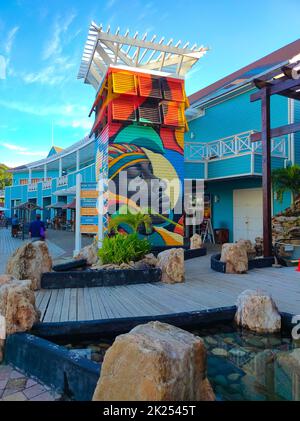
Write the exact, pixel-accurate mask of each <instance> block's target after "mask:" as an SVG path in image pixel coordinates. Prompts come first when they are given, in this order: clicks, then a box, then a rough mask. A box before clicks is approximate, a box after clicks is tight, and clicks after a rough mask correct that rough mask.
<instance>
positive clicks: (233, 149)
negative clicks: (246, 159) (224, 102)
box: [185, 130, 288, 162]
mask: <svg viewBox="0 0 300 421" xmlns="http://www.w3.org/2000/svg"><path fill="white" fill-rule="evenodd" d="M252 133H254V130H251V131H247V132H243V133H239V134H235V135H232V136H228V137H224V138H222V139H218V140H214V141H212V142H185V161H186V162H204V161H209V160H212V159H222V158H223V159H224V158H228V157H235V156H240V155H243V154H247V153H255V154H262V143H261V141H260V142H251V134H252ZM271 153H272V156H273V157H278V158H287V157H288V154H287V138H286V136H282V137H279V138H275V139H272V146H271Z"/></svg>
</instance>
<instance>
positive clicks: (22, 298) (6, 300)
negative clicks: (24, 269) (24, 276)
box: [0, 280, 40, 335]
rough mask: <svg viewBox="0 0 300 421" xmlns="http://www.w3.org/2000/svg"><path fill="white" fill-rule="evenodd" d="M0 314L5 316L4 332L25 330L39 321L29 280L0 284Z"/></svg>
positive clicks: (8, 333) (10, 332) (38, 313)
mask: <svg viewBox="0 0 300 421" xmlns="http://www.w3.org/2000/svg"><path fill="white" fill-rule="evenodd" d="M0 314H1V315H2V316H3V317H5V321H6V334H7V335H10V334H12V333H16V332H25V331H27V330H30V329H31V328H32V326H33V325H34V323H36V322H38V321H39V317H40V312H39V310H37V308H36V306H35V295H34V292H33V291H32V290H31V289H30V281H16V280H15V281H11V282H10V283H8V284H4V285H2V286H0Z"/></svg>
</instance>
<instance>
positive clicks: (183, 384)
mask: <svg viewBox="0 0 300 421" xmlns="http://www.w3.org/2000/svg"><path fill="white" fill-rule="evenodd" d="M214 399H215V396H214V393H213V391H212V388H211V385H210V383H209V381H208V379H207V377H206V349H205V346H204V342H203V341H202V339H201V338H199V337H197V336H194V335H192V334H191V333H189V332H186V331H184V330H182V329H179V328H177V327H174V326H170V325H168V324H165V323H160V322H150V323H148V324H145V325H140V326H137V327H135V328H134V329H132V330H131V332H129V333H127V334H125V335H121V336H118V337H117V338H116V340H115V342H114V343H113V345H112V346H111V347H110V348H109V349H108V351H107V352H106V354H105V357H104V361H103V364H102V368H101V375H100V379H99V381H98V384H97V387H96V390H95V392H94V396H93V400H94V401H119V400H120V401H202V400H214Z"/></svg>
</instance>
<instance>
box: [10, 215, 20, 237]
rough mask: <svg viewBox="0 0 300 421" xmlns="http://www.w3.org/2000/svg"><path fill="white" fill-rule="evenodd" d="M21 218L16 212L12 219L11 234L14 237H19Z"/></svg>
mask: <svg viewBox="0 0 300 421" xmlns="http://www.w3.org/2000/svg"><path fill="white" fill-rule="evenodd" d="M19 224H20V222H19V219H18V215H17V214H16V213H15V214H14V216H13V218H12V220H11V236H12V237H17V235H18V230H19Z"/></svg>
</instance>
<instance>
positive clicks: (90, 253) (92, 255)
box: [74, 239, 98, 266]
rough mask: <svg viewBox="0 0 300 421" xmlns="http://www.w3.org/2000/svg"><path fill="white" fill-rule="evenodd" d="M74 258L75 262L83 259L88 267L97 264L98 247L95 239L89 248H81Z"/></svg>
mask: <svg viewBox="0 0 300 421" xmlns="http://www.w3.org/2000/svg"><path fill="white" fill-rule="evenodd" d="M74 258H75V259H76V260H81V259H85V260H86V261H87V264H88V265H89V266H92V265H95V264H96V263H97V262H98V245H97V241H96V239H94V241H93V243H92V244H90V245H89V246H86V247H83V248H82V249H81V250H80V252H79V253H78V254H77V255H76V256H74Z"/></svg>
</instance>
